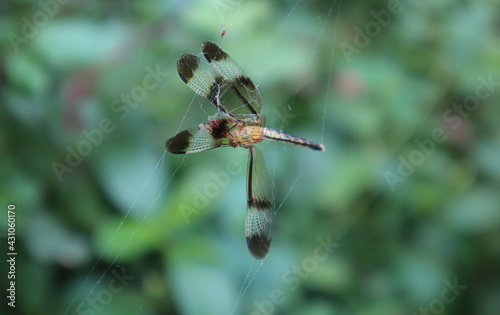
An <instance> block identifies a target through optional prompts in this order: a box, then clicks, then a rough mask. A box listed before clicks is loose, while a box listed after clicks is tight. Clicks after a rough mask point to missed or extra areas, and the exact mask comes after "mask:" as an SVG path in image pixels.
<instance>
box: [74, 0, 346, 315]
mask: <svg viewBox="0 0 500 315" xmlns="http://www.w3.org/2000/svg"><path fill="white" fill-rule="evenodd" d="M313 2H314V1H312V2H307V3H302V1H301V0H298V1H297V2H296V3H295V4H294V5H293V7H292V8H291V9H290V11H289V13H288V14H287V16H286V17H285V18H284V19H283V21H282V22H281V23H280V24H279V26H278V28H277V29H276V30H274V32H273V35H272V36H271V37H270V39H269V41H268V42H267V43H266V44H265V45H264V47H263V48H262V50H261V51H260V53H259V54H258V55H257V56H256V58H255V60H254V61H253V63H252V64H251V65H252V66H253V65H255V64H256V63H257V62H259V60H260V59H261V58H264V57H265V54H266V51H267V50H268V49H269V47H270V46H271V45H272V43H273V42H274V41H275V39H276V36H277V35H278V34H279V33H280V32H282V31H283V27H284V26H285V25H286V24H287V23H288V22H289V20H290V19H292V20H293V18H294V13H295V12H296V11H297V10H300V8H302V6H307V5H310V4H311V3H313ZM330 4H331V6H330V7H329V8H324V9H325V12H324V14H323V16H322V17H318V19H321V22H322V23H323V26H322V27H321V29H320V31H319V34H318V36H317V38H316V41H315V45H314V46H313V47H311V51H310V53H309V58H308V62H307V64H306V66H305V67H304V69H303V71H304V73H302V74H301V80H300V81H299V83H298V85H297V87H296V90H295V94H294V96H293V98H292V100H291V101H290V103H289V104H288V111H287V112H286V114H285V118H284V119H283V120H282V122H281V126H280V129H284V128H283V127H284V125H285V122H286V118H287V115H288V114H289V112H290V110H291V108H292V106H293V104H294V101H295V97H296V96H297V94H298V93H299V92H300V90H301V89H302V88H303V85H304V77H305V75H304V74H305V73H306V72H307V71H308V70H309V69H310V66H311V62H312V60H313V58H314V57H315V55H316V53H317V50H318V44H319V43H320V41H321V39H322V38H323V36H325V35H324V34H325V29H326V27H332V23H334V24H335V25H333V28H334V30H335V29H336V24H337V22H338V19H339V11H340V4H341V3H340V1H336V0H333V1H331V3H330ZM239 12H240V11H239V9H237V10H236V13H235V14H234V15H233V17H232V20H231V22H230V24H229V25H228V26H226V25H224V28H225V29H226V30H227V33H228V34H226V35H225V36H224V37H222V38H221V42H220V46H221V47H222V48H223V43H224V41H225V40H226V39H228V38H230V37H231V36H232V34H231V29H232V25H233V24H234V23H235V21H236V20H237V17H238V13H239ZM332 20H333V21H332ZM334 32H335V34H336V30H335V31H334ZM335 34H334V38H333V43H332V50H331V56H330V63H329V65H328V80H327V82H325V85H326V91H329V90H330V88H331V80H332V69H333V58H334V54H335V49H336V46H337V45H336V36H335ZM207 38H208V36H207ZM252 66H251V67H250V68H249V69H251V68H252ZM247 71H248V70H247ZM325 94H326V95H325V101H324V108H323V118H322V127H321V143H324V135H325V124H326V116H327V114H328V104H329V102H330V100H329V93H325ZM195 100H196V96H193V98H192V100H191V102H190V104H189V106H188V108H187V109H186V112H185V113H184V115H183V117H182V119H181V121H180V123H179V125H178V127H177V130H176V132H175V133H177V132H179V131H180V130H181V126H182V125H183V122H184V120H185V119H186V117H187V116H188V113H189V110H190V109H191V106H192V105H193V103H194V102H195ZM264 111H265V110H264ZM278 145H281V144H278V143H276V144H274V155H273V159H272V160H273V162H272V164H269V162H268V165H272V167H271V168H272V170H273V171H272V175H271V178H272V183H273V186H274V185H275V177H276V161H277V152H278ZM300 152H301V153H300V162H299V168H298V171H297V174H296V175H295V179H294V180H293V181H292V183H291V185H290V187H289V188H288V189H287V192H286V194H285V195H284V197H283V198H282V199H281V200H280V202H279V205H278V207H277V208H276V210H275V214H277V213H278V212H279V211H280V209H281V208H282V207H283V206H284V204H285V202H286V201H287V199H288V197H289V196H290V194H291V193H292V192H293V190H294V188H295V186H296V184H297V183H298V182H299V180H300V178H301V177H302V176H303V174H304V173H305V171H306V170H307V169H308V167H309V165H310V163H311V161H310V160H307V159H304V153H303V152H304V150H303V149H301V150H300ZM165 155H166V150H165V151H164V152H163V154H162V156H161V157H160V159H159V161H158V162H157V164H156V166H155V167H154V169H153V171H152V172H151V174H150V175H149V177H148V179H147V180H146V182H145V183H144V185H143V186H142V188H141V189H140V191H139V192H138V193H137V196H136V198H135V200H134V202H133V203H132V204H131V205H130V207H129V209H128V210H127V212H126V213H125V215H124V216H123V218H122V220H121V222H120V223H119V225H118V226H117V228H116V229H115V231H114V233H113V234H112V235H111V237H110V239H109V241H108V242H107V245H106V246H105V248H104V249H103V250H102V252H101V254H100V255H99V257H98V259H97V260H96V262H95V264H94V265H93V267H92V268H91V270H90V271H89V272H88V274H87V275H86V277H85V279H84V281H83V283H82V284H81V285H80V286H79V289H78V291H77V292H76V293H75V294H74V297H73V299H72V300H71V303H70V304H69V305H68V307H67V308H66V311H65V313H64V314H74V313H76V310H77V309H78V305H80V304H81V303H83V302H84V301H85V300H86V299H88V298H89V297H90V296H91V295H93V294H94V293H95V291H96V290H97V288H98V286H99V285H100V284H101V282H102V281H103V279H105V278H106V277H107V276H109V274H110V271H111V270H112V268H113V267H115V266H119V263H120V261H121V258H122V254H123V253H124V252H125V251H126V250H127V248H128V247H129V245H130V242H131V241H132V240H133V238H134V236H135V233H136V232H137V230H138V229H139V227H140V226H141V225H142V224H143V223H144V221H145V219H146V218H147V217H148V215H149V214H150V212H151V211H152V210H153V209H154V208H155V206H156V204H157V201H158V199H159V198H160V196H162V194H163V193H164V191H165V189H166V188H167V186H168V185H169V184H170V182H171V181H172V180H173V179H174V177H175V175H176V174H177V172H178V171H179V169H181V167H182V166H183V165H184V160H185V158H186V156H184V157H183V158H182V159H181V161H180V162H179V163H178V164H177V166H176V167H175V169H174V171H173V172H172V174H171V175H170V176H169V177H168V179H167V181H166V183H165V185H164V186H163V187H162V189H161V191H160V193H159V194H158V195H157V197H156V198H155V199H154V200H153V201H152V203H151V206H150V207H149V208H148V209H147V210H146V211H145V213H144V215H143V216H142V218H141V220H140V221H139V222H138V223H137V224H136V225H135V227H134V229H133V231H132V232H131V234H130V236H129V238H128V239H127V240H126V241H125V243H124V244H123V245H122V246H121V248H120V250H119V252H118V253H117V254H116V255H115V256H114V258H113V259H112V261H111V263H109V265H108V267H107V268H106V269H105V270H104V271H103V272H101V273H100V275H99V276H98V280H97V281H96V282H95V283H94V284H93V285H91V287H90V290H89V291H88V292H87V293H86V294H85V295H84V298H83V299H82V300H81V301H78V297H79V296H80V294H81V293H82V292H83V290H84V288H85V289H86V288H87V285H88V283H89V281H90V280H91V277H92V276H93V275H94V274H96V273H97V267H98V265H99V264H100V263H101V262H102V260H103V257H104V255H105V254H106V253H107V252H108V251H109V248H110V246H111V244H112V243H113V242H114V241H115V237H116V236H117V235H118V232H119V231H120V230H121V228H122V226H123V224H124V222H125V221H126V220H127V219H128V218H129V216H130V214H131V212H132V210H133V209H134V208H135V205H136V202H137V200H138V199H139V198H140V197H141V195H142V193H143V191H144V190H145V189H146V188H147V187H148V184H149V182H150V179H151V178H152V176H153V175H154V174H155V173H157V172H159V171H160V169H161V167H162V166H163V164H164V159H165ZM242 226H243V224H242ZM271 250H272V249H271ZM265 262H266V259H264V260H262V261H256V260H255V259H252V260H251V262H250V266H249V268H248V271H247V273H246V276H245V277H244V280H243V283H242V285H241V288H240V291H239V294H238V296H237V300H236V301H235V302H234V307H233V308H232V312H231V314H235V313H236V312H237V310H238V306H239V305H240V303H241V301H242V300H243V298H244V297H245V295H246V293H247V291H248V289H249V288H250V287H251V285H252V284H253V283H254V280H255V279H256V277H257V275H258V273H259V271H260V270H261V269H262V267H263V266H264V265H265ZM193 285H196V284H193ZM76 303H78V304H76ZM73 307H74V308H75V309H74V310H72V308H73ZM140 309H142V305H141V306H140Z"/></svg>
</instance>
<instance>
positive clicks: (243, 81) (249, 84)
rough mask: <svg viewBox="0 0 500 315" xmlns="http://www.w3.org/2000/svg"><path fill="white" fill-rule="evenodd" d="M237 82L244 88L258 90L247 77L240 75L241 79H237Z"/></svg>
mask: <svg viewBox="0 0 500 315" xmlns="http://www.w3.org/2000/svg"><path fill="white" fill-rule="evenodd" d="M236 82H238V84H239V85H241V86H244V87H246V88H247V89H249V90H251V91H255V90H256V89H257V88H256V87H255V84H253V82H252V80H251V79H250V78H249V77H247V76H245V75H240V76H239V77H237V78H236Z"/></svg>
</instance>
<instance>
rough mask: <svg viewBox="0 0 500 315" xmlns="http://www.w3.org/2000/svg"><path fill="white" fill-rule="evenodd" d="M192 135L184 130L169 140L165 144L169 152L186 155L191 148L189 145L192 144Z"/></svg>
mask: <svg viewBox="0 0 500 315" xmlns="http://www.w3.org/2000/svg"><path fill="white" fill-rule="evenodd" d="M192 136H193V135H192V134H191V133H190V132H189V131H188V130H184V131H181V132H179V133H178V134H176V135H175V136H173V137H172V138H170V139H168V140H167V142H166V143H165V147H166V148H167V150H168V152H171V153H175V154H184V153H186V151H187V148H188V147H189V143H190V142H191V138H192Z"/></svg>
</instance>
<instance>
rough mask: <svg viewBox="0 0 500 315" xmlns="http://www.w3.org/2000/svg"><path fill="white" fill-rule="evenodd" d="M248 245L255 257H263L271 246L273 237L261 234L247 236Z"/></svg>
mask: <svg viewBox="0 0 500 315" xmlns="http://www.w3.org/2000/svg"><path fill="white" fill-rule="evenodd" d="M247 246H248V250H249V251H250V254H252V256H253V257H254V258H255V259H263V258H264V257H266V255H267V252H268V251H269V247H271V237H269V236H266V235H259V234H255V235H250V236H247Z"/></svg>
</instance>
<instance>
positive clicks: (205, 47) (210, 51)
mask: <svg viewBox="0 0 500 315" xmlns="http://www.w3.org/2000/svg"><path fill="white" fill-rule="evenodd" d="M201 51H203V55H204V56H205V58H206V59H207V61H208V62H212V61H221V60H225V59H226V58H228V57H229V55H228V54H227V53H226V52H225V51H224V50H222V49H220V48H219V46H217V45H216V44H215V43H214V42H211V41H209V40H207V41H206V42H204V43H203V44H202V45H201Z"/></svg>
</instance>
